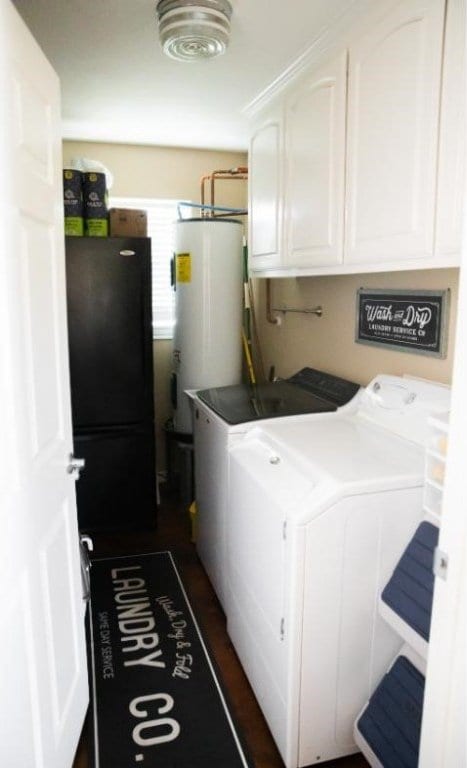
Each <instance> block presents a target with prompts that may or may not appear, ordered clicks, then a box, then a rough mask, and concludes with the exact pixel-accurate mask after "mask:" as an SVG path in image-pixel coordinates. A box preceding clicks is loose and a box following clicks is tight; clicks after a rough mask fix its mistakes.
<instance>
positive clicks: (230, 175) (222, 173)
mask: <svg viewBox="0 0 467 768" xmlns="http://www.w3.org/2000/svg"><path fill="white" fill-rule="evenodd" d="M208 179H209V180H210V182H211V202H210V205H212V206H214V205H215V181H216V179H220V180H222V181H224V180H225V181H227V180H228V179H231V180H237V179H238V180H246V179H248V167H247V166H245V165H241V166H238V167H237V168H230V169H229V170H219V171H212V173H209V174H205V175H204V176H201V179H200V184H201V205H205V199H206V198H205V187H204V185H205V182H206V180H208ZM208 215H210V216H211V217H214V215H215V214H214V211H210V212H209V213H207V212H205V211H202V213H201V216H208Z"/></svg>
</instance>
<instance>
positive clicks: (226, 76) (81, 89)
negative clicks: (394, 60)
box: [14, 0, 353, 150]
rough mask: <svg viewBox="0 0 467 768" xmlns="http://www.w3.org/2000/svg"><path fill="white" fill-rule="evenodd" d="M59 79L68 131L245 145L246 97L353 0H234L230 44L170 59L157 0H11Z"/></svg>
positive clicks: (93, 136)
mask: <svg viewBox="0 0 467 768" xmlns="http://www.w3.org/2000/svg"><path fill="white" fill-rule="evenodd" d="M14 4H15V5H16V7H17V8H18V10H19V12H20V13H21V15H22V16H23V18H24V20H25V21H26V23H27V24H28V26H29V28H30V29H31V31H32V33H33V34H34V36H35V37H36V39H37V41H38V42H39V44H40V45H41V47H42V49H43V51H44V52H45V54H46V55H47V57H48V58H49V60H50V62H51V63H52V65H53V67H54V68H55V70H56V71H57V73H58V74H59V76H60V80H61V84H62V115H63V135H64V138H68V139H81V140H87V141H111V142H125V143H137V144H157V145H163V146H164V145H165V146H183V147H199V148H210V149H232V150H237V149H239V150H242V149H246V147H247V126H246V118H245V115H244V113H243V109H244V107H245V106H246V105H247V104H248V103H249V102H250V101H251V100H252V99H253V98H254V97H255V96H257V95H258V94H259V93H260V92H261V91H262V90H263V89H264V88H265V87H266V86H267V85H268V84H269V83H270V82H272V81H273V80H274V79H275V78H276V77H277V76H278V75H280V74H281V72H283V70H284V69H286V67H287V66H289V65H290V64H292V62H293V61H294V60H295V59H296V58H297V57H298V56H299V55H300V54H301V53H303V52H304V51H305V50H306V49H307V48H308V47H309V46H310V44H311V43H312V42H313V41H314V40H315V39H316V38H317V37H318V36H319V35H320V33H321V32H322V31H323V30H324V29H325V28H326V27H327V26H329V25H330V24H332V23H333V22H335V21H336V20H337V19H338V18H339V17H340V16H341V15H342V14H343V13H344V12H345V11H346V10H348V9H349V7H350V6H351V5H352V4H353V0H286V1H285V0H232V5H233V16H232V33H231V43H230V46H229V48H228V51H227V53H226V54H225V55H224V56H221V57H219V58H217V59H213V60H211V61H201V62H198V63H184V62H177V61H172V60H171V59H169V58H167V57H166V56H164V54H163V53H162V51H161V48H160V45H159V41H158V35H157V26H156V18H155V6H156V2H155V0H79V1H78V2H77V1H76V0H14Z"/></svg>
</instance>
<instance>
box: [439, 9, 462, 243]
mask: <svg viewBox="0 0 467 768" xmlns="http://www.w3.org/2000/svg"><path fill="white" fill-rule="evenodd" d="M464 167H465V0H451V1H450V2H448V7H447V19H446V35H445V43H444V64H443V84H442V96H441V121H440V144H439V165H438V195H437V209H436V244H435V251H436V255H437V256H449V255H451V254H460V250H461V244H462V203H463V191H464V186H463V182H464Z"/></svg>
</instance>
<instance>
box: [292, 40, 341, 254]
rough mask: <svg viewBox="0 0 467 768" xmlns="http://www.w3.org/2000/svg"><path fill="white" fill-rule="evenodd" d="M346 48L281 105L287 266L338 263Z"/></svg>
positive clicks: (314, 73)
mask: <svg viewBox="0 0 467 768" xmlns="http://www.w3.org/2000/svg"><path fill="white" fill-rule="evenodd" d="M346 76H347V52H345V53H343V54H342V55H340V56H339V57H338V58H337V59H335V60H334V61H332V62H331V63H330V64H329V65H327V66H325V67H321V68H320V69H319V70H317V71H315V72H313V73H312V74H310V75H309V76H308V77H307V78H306V80H305V81H304V82H303V83H302V84H301V85H300V86H299V87H298V89H296V90H294V92H293V93H292V94H291V95H290V97H289V99H288V102H287V107H286V146H287V151H286V157H287V164H288V175H287V203H286V221H287V227H288V236H287V244H288V248H287V264H288V266H297V267H298V266H311V265H312V266H322V265H326V264H340V263H342V251H343V217H344V178H345V176H344V170H345V109H346Z"/></svg>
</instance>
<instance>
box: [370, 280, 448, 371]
mask: <svg viewBox="0 0 467 768" xmlns="http://www.w3.org/2000/svg"><path fill="white" fill-rule="evenodd" d="M449 298H450V291H449V289H447V290H443V291H415V290H414V291H411V290H391V289H377V288H375V289H370V288H360V289H359V290H358V292H357V327H356V333H355V341H357V342H358V343H359V344H371V345H375V346H378V347H385V348H386V349H397V350H398V351H400V352H401V351H405V352H415V353H417V354H421V355H432V356H433V357H446V350H447V326H448V323H447V319H448V312H449Z"/></svg>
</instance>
